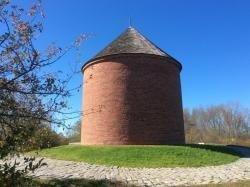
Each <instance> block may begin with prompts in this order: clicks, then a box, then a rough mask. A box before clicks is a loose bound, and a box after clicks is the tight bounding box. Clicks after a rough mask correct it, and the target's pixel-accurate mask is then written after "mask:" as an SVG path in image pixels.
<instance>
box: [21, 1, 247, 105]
mask: <svg viewBox="0 0 250 187" xmlns="http://www.w3.org/2000/svg"><path fill="white" fill-rule="evenodd" d="M29 2H31V1H28V0H27V1H25V4H26V3H29ZM43 5H44V9H45V14H46V19H45V25H44V33H43V35H42V36H41V41H40V42H41V45H45V44H48V43H49V42H52V41H53V42H57V43H59V44H60V45H67V44H69V43H70V42H71V41H73V40H74V38H75V37H76V36H78V35H79V34H80V33H88V34H91V35H92V37H91V38H89V40H88V41H87V42H85V43H84V44H83V46H82V48H81V56H80V57H79V56H78V57H77V58H78V61H80V63H81V64H84V63H85V62H86V60H88V59H89V58H91V57H92V56H93V55H95V54H96V53H97V52H99V51H100V50H101V49H102V48H103V47H105V46H106V45H107V44H108V43H109V42H110V41H112V40H113V39H114V38H116V37H117V36H118V35H119V34H120V33H121V32H123V31H124V30H125V29H126V28H127V27H128V25H129V17H131V18H132V26H134V27H135V28H136V29H137V30H139V31H140V32H141V33H142V34H143V35H145V36H146V37H148V38H149V39H150V40H151V41H153V42H154V43H155V44H157V45H158V46H159V47H160V48H162V49H163V50H165V51H166V52H167V53H169V54H170V55H171V56H173V57H174V58H176V59H177V60H179V61H180V62H181V63H182V65H183V70H182V72H181V80H182V81H181V82H182V94H183V105H184V107H189V108H192V107H195V106H200V105H202V106H207V105H213V104H220V103H228V102H239V103H241V104H242V105H243V106H246V107H250V1H248V0H220V1H218V0H202V1H201V0H188V1H187V0H84V1H80V0H71V1H69V0H50V1H49V0H43ZM75 58H76V56H75V55H68V56H67V57H65V58H64V59H62V60H61V62H60V64H61V65H60V66H61V67H63V68H64V69H65V71H66V69H67V66H66V65H65V64H66V63H70V62H71V61H75ZM66 61H67V62H66ZM81 77H82V75H81V74H79V75H77V77H76V78H75V79H74V83H73V84H77V83H79V81H81ZM73 84H72V85H71V86H73ZM69 104H70V105H71V106H72V107H73V108H74V109H76V110H78V109H80V105H81V93H77V94H75V95H74V96H73V97H72V98H71V100H70V103H69Z"/></svg>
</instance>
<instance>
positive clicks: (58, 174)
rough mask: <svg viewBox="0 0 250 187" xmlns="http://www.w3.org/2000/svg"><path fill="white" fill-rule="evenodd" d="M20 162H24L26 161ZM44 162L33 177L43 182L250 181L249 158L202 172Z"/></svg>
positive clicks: (160, 183)
mask: <svg viewBox="0 0 250 187" xmlns="http://www.w3.org/2000/svg"><path fill="white" fill-rule="evenodd" d="M232 148H233V149H235V150H236V151H239V152H241V153H242V154H245V155H246V156H247V155H248V153H250V149H246V148H242V147H241V148H239V147H232ZM19 159H20V162H21V160H22V159H21V158H19ZM44 161H45V162H46V163H47V164H48V165H47V166H43V167H41V168H39V169H37V170H36V171H35V172H34V173H30V174H29V175H30V176H33V177H38V178H42V179H49V178H56V179H93V180H111V181H119V182H122V183H124V184H129V185H136V186H178V185H182V186H183V185H184V186H189V185H199V184H217V183H227V182H236V181H239V180H250V158H249V157H248V158H240V159H239V160H237V161H235V162H233V163H230V164H226V165H219V166H206V167H198V168H193V167H192V168H182V167H177V168H124V167H116V166H114V167H109V166H101V165H96V164H88V163H84V162H73V161H63V160H55V159H49V158H45V159H44Z"/></svg>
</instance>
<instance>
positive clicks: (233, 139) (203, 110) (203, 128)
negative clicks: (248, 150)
mask: <svg viewBox="0 0 250 187" xmlns="http://www.w3.org/2000/svg"><path fill="white" fill-rule="evenodd" d="M184 124H185V132H186V142H187V143H199V142H204V143H219V144H240V145H248V146H250V110H249V109H247V108H244V107H242V106H240V105H239V104H221V105H214V106H209V107H197V108H193V109H192V110H189V109H184Z"/></svg>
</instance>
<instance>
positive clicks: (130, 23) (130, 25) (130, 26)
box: [129, 16, 132, 28]
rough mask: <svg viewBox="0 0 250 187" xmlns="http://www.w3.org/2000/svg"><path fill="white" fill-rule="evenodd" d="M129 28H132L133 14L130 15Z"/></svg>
mask: <svg viewBox="0 0 250 187" xmlns="http://www.w3.org/2000/svg"><path fill="white" fill-rule="evenodd" d="M129 28H132V20H131V16H129Z"/></svg>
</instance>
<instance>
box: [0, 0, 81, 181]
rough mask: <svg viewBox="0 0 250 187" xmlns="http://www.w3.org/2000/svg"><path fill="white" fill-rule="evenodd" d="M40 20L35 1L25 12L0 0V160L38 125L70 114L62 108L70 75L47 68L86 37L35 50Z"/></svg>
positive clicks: (19, 148)
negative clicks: (64, 44) (62, 46)
mask: <svg viewBox="0 0 250 187" xmlns="http://www.w3.org/2000/svg"><path fill="white" fill-rule="evenodd" d="M43 20H44V11H43V8H42V6H41V2H40V1H36V2H35V3H34V4H33V5H31V7H30V8H29V9H28V10H25V9H23V8H21V7H19V6H17V5H14V4H13V3H11V2H10V1H9V0H0V28H1V29H0V158H3V157H5V156H6V155H8V154H9V153H11V152H20V151H22V150H23V149H24V147H25V146H27V145H28V142H29V139H30V137H31V136H32V134H34V132H35V129H36V128H34V127H36V126H38V125H39V124H44V123H46V124H58V125H64V124H65V120H67V119H68V118H70V117H71V116H72V112H65V110H64V109H67V102H66V101H67V98H68V97H69V96H70V94H71V91H72V90H74V89H77V88H78V87H77V88H68V83H69V81H70V80H71V78H72V75H68V76H62V72H59V71H54V72H52V70H51V69H53V68H50V67H51V66H52V65H53V64H55V63H57V62H59V61H60V59H61V58H62V57H63V56H64V55H65V54H66V53H68V52H69V51H70V50H72V49H75V48H77V47H78V46H79V45H80V43H81V42H82V41H84V40H85V39H86V35H80V37H78V38H77V39H76V40H75V42H73V43H72V44H71V45H70V46H68V47H65V48H61V47H59V46H56V45H55V44H53V43H52V44H50V45H49V46H48V47H47V49H45V50H39V49H38V48H37V47H36V44H37V41H38V40H39V36H40V35H41V33H42V31H43ZM62 77H64V78H62ZM79 86H80V85H79ZM59 116H60V118H58V117H59ZM77 117H79V116H77ZM0 170H1V167H0ZM0 176H2V175H0Z"/></svg>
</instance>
